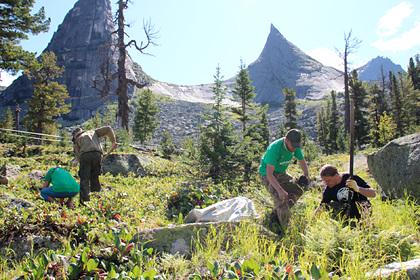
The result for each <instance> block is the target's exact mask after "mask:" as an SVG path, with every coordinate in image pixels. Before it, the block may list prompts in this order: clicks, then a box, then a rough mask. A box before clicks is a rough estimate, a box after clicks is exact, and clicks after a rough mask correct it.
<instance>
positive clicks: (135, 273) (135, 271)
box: [132, 265, 141, 279]
mask: <svg viewBox="0 0 420 280" xmlns="http://www.w3.org/2000/svg"><path fill="white" fill-rule="evenodd" d="M132 272H133V276H134V277H136V279H137V278H140V276H141V269H140V267H139V266H138V265H136V266H135V267H134V268H133V271H132Z"/></svg>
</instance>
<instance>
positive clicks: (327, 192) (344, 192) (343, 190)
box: [321, 174, 370, 218]
mask: <svg viewBox="0 0 420 280" xmlns="http://www.w3.org/2000/svg"><path fill="white" fill-rule="evenodd" d="M349 178H350V174H343V175H342V179H341V182H340V183H339V184H338V185H335V186H334V187H332V188H329V187H325V189H324V192H323V194H322V201H321V204H322V203H329V202H331V201H336V202H341V203H349V204H350V218H355V217H356V218H360V214H359V211H358V210H357V205H356V202H360V201H367V200H368V199H367V197H366V196H364V195H362V194H360V193H357V192H354V191H353V190H352V189H350V188H348V187H346V181H347V180H348V179H349ZM353 180H355V181H356V183H357V185H358V186H359V187H362V188H370V186H369V185H368V184H367V183H366V182H365V181H364V180H363V179H362V178H360V177H359V176H357V175H353Z"/></svg>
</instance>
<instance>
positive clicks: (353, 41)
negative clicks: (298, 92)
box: [338, 30, 362, 132]
mask: <svg viewBox="0 0 420 280" xmlns="http://www.w3.org/2000/svg"><path fill="white" fill-rule="evenodd" d="M351 32H352V31H351V30H350V32H349V33H347V34H346V33H344V51H343V52H340V51H339V52H338V53H339V55H340V57H341V59H343V62H344V128H345V130H346V132H350V93H349V67H348V66H349V62H348V58H349V55H350V54H352V53H353V52H354V51H355V50H356V49H357V47H358V46H359V45H360V43H361V42H362V41H360V40H359V39H357V38H353V37H352V33H351Z"/></svg>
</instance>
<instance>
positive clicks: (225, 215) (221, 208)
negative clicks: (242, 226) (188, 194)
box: [185, 196, 258, 223]
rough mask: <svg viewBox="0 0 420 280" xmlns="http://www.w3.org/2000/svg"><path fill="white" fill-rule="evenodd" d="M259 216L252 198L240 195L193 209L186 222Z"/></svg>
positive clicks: (217, 220)
mask: <svg viewBox="0 0 420 280" xmlns="http://www.w3.org/2000/svg"><path fill="white" fill-rule="evenodd" d="M257 217H258V214H257V211H255V207H254V203H253V202H252V200H250V199H248V198H246V197H242V196H238V197H234V198H231V199H226V200H222V201H220V202H217V203H215V204H212V205H210V206H208V207H206V208H204V209H193V210H191V211H190V212H189V213H188V215H187V216H186V217H185V222H186V223H202V222H235V221H240V220H243V219H246V218H257Z"/></svg>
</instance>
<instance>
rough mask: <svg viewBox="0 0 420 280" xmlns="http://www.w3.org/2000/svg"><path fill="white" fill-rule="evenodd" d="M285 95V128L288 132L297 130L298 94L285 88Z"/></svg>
mask: <svg viewBox="0 0 420 280" xmlns="http://www.w3.org/2000/svg"><path fill="white" fill-rule="evenodd" d="M283 93H284V116H285V118H286V122H285V123H284V126H285V128H286V129H287V130H289V129H292V128H297V109H296V92H295V91H294V90H293V89H289V88H285V89H283Z"/></svg>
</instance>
